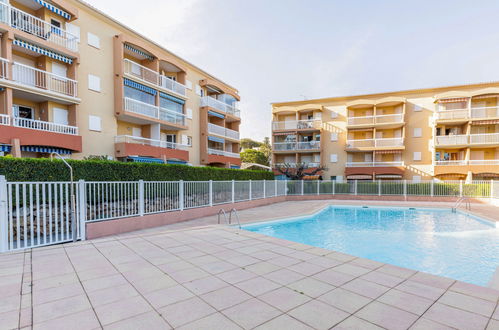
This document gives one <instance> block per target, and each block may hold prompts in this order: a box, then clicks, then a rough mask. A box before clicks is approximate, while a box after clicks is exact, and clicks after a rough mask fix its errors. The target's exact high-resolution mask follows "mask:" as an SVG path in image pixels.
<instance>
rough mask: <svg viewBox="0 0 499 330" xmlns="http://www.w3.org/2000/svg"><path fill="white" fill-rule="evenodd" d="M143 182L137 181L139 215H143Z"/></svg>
mask: <svg viewBox="0 0 499 330" xmlns="http://www.w3.org/2000/svg"><path fill="white" fill-rule="evenodd" d="M144 206H145V205H144V180H139V215H140V216H143V215H144Z"/></svg>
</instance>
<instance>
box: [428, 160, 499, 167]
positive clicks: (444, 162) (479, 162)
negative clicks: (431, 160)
mask: <svg viewBox="0 0 499 330" xmlns="http://www.w3.org/2000/svg"><path fill="white" fill-rule="evenodd" d="M435 165H436V166H460V165H485V166H486V165H499V159H470V160H437V161H435Z"/></svg>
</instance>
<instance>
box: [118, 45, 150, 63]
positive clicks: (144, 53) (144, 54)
mask: <svg viewBox="0 0 499 330" xmlns="http://www.w3.org/2000/svg"><path fill="white" fill-rule="evenodd" d="M124 47H125V48H126V49H128V50H130V51H132V52H134V53H136V54H139V55H141V56H144V57H145V58H147V59H148V60H153V59H154V56H152V55H150V54H148V53H146V52H144V51H142V50H140V49H137V48H135V47H132V46H130V45H129V44H125V45H124Z"/></svg>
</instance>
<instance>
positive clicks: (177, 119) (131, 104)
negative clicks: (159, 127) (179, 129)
mask: <svg viewBox="0 0 499 330" xmlns="http://www.w3.org/2000/svg"><path fill="white" fill-rule="evenodd" d="M124 107H125V111H128V112H132V113H135V114H138V115H142V116H146V117H150V118H153V119H158V120H161V121H165V122H169V123H172V124H175V125H179V126H185V115H184V114H182V113H178V112H175V111H171V110H168V109H164V108H161V107H159V106H157V105H152V104H149V103H144V102H141V101H137V100H134V99H131V98H128V97H125V98H124Z"/></svg>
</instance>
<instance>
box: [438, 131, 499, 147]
mask: <svg viewBox="0 0 499 330" xmlns="http://www.w3.org/2000/svg"><path fill="white" fill-rule="evenodd" d="M468 144H469V145H480V144H499V133H485V134H470V135H441V136H436V137H435V145H436V146H448V145H468Z"/></svg>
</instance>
